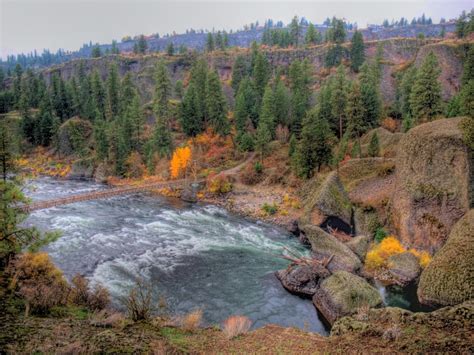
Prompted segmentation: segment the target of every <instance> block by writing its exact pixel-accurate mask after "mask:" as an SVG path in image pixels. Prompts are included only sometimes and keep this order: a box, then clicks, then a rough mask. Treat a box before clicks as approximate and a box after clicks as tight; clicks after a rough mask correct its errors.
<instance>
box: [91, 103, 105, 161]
mask: <svg viewBox="0 0 474 355" xmlns="http://www.w3.org/2000/svg"><path fill="white" fill-rule="evenodd" d="M93 135H94V141H95V150H96V156H97V159H98V160H99V161H104V160H106V159H107V155H108V151H109V142H108V137H107V130H106V123H105V121H104V117H103V114H102V113H101V112H100V111H99V110H97V111H96V117H95V119H94V130H93Z"/></svg>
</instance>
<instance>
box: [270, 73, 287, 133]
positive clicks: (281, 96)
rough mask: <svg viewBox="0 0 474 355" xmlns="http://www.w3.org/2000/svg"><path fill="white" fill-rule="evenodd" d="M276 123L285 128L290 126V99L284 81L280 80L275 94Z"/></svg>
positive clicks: (276, 85)
mask: <svg viewBox="0 0 474 355" xmlns="http://www.w3.org/2000/svg"><path fill="white" fill-rule="evenodd" d="M273 96H274V109H275V123H276V124H281V125H283V126H288V125H289V123H290V122H289V120H288V116H289V112H290V98H289V96H288V92H287V90H286V87H285V84H284V83H283V81H281V80H278V81H277V83H276V84H275V92H274V95H273Z"/></svg>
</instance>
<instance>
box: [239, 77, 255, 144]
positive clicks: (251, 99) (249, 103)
mask: <svg viewBox="0 0 474 355" xmlns="http://www.w3.org/2000/svg"><path fill="white" fill-rule="evenodd" d="M234 118H235V125H236V128H237V135H238V136H241V135H242V134H243V133H245V131H246V128H247V126H248V125H249V124H251V125H253V127H256V125H257V123H258V111H257V106H256V97H255V89H254V86H253V83H252V81H251V80H250V79H249V78H244V79H243V80H242V81H241V83H240V87H239V90H238V92H237V97H236V99H235V113H234Z"/></svg>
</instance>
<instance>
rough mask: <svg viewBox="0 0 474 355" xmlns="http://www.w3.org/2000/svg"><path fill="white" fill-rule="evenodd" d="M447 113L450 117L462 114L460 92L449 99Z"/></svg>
mask: <svg viewBox="0 0 474 355" xmlns="http://www.w3.org/2000/svg"><path fill="white" fill-rule="evenodd" d="M461 92H462V90H461ZM445 115H446V117H448V118H450V117H457V116H459V115H461V95H460V94H459V93H458V94H457V95H454V96H453V97H452V98H451V100H449V102H448V105H447V106H446V112H445Z"/></svg>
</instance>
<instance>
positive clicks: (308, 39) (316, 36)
mask: <svg viewBox="0 0 474 355" xmlns="http://www.w3.org/2000/svg"><path fill="white" fill-rule="evenodd" d="M304 41H305V43H306V44H307V45H312V44H319V43H321V34H320V33H319V31H317V30H316V28H315V27H314V25H313V24H312V23H310V24H309V26H308V29H307V30H306V34H305V39H304Z"/></svg>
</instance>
